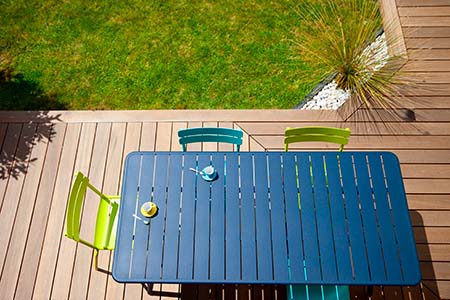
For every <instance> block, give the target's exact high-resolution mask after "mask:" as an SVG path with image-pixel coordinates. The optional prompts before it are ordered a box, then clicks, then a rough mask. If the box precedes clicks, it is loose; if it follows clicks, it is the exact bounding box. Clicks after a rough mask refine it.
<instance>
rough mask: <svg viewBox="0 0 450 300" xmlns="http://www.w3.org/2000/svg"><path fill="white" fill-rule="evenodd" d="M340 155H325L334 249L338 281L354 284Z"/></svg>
mask: <svg viewBox="0 0 450 300" xmlns="http://www.w3.org/2000/svg"><path fill="white" fill-rule="evenodd" d="M338 159H339V154H336V153H325V161H326V169H327V178H328V193H329V197H330V210H331V219H332V223H333V237H334V247H335V250H336V253H339V255H336V264H337V269H338V271H337V276H338V277H337V280H338V281H339V280H341V281H344V282H352V281H353V276H352V264H351V261H350V253H349V243H348V239H349V237H348V235H347V224H346V218H345V211H344V198H343V190H342V186H341V178H340V173H339V165H338V163H339V162H338Z"/></svg>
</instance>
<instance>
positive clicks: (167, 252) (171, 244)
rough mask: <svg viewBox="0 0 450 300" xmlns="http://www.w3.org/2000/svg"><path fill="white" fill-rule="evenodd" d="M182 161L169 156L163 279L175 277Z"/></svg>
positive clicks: (176, 157)
mask: <svg viewBox="0 0 450 300" xmlns="http://www.w3.org/2000/svg"><path fill="white" fill-rule="evenodd" d="M182 163H183V162H182V157H181V156H180V155H171V156H170V157H169V173H168V176H169V178H168V186H169V187H170V188H169V190H168V193H167V206H166V207H167V208H166V211H165V215H166V218H165V226H164V233H163V236H164V249H163V262H162V278H163V279H170V278H177V271H178V270H177V269H178V252H179V250H178V235H179V232H178V229H179V215H180V197H181V175H182V172H183V171H185V170H186V169H184V170H183V169H182V166H183V165H182ZM161 213H162V212H161ZM150 255H151V254H150Z"/></svg>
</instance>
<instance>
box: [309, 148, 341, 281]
mask: <svg viewBox="0 0 450 300" xmlns="http://www.w3.org/2000/svg"><path fill="white" fill-rule="evenodd" d="M311 163H312V175H313V181H314V202H315V204H316V220H317V237H318V241H319V251H320V263H321V265H322V278H323V279H324V280H326V281H331V282H333V281H337V272H336V271H337V270H336V257H335V250H334V249H335V248H334V237H333V228H332V223H331V213H330V204H329V198H328V187H327V185H328V179H327V178H326V176H325V168H326V164H325V165H324V157H323V156H320V155H314V156H311Z"/></svg>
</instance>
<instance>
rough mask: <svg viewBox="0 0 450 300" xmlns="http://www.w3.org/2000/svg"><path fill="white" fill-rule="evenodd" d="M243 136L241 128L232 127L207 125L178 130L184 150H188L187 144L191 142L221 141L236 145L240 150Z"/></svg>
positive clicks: (237, 149)
mask: <svg viewBox="0 0 450 300" xmlns="http://www.w3.org/2000/svg"><path fill="white" fill-rule="evenodd" d="M242 136H243V133H242V131H241V130H236V129H231V128H216V127H205V128H188V129H180V130H178V138H179V140H178V141H179V142H180V144H181V146H182V148H183V151H186V148H187V144H190V143H201V142H220V143H229V144H233V145H235V146H236V148H235V149H236V151H238V152H239V148H240V146H241V145H242Z"/></svg>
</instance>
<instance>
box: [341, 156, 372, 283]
mask: <svg viewBox="0 0 450 300" xmlns="http://www.w3.org/2000/svg"><path fill="white" fill-rule="evenodd" d="M352 160H353V155H352V154H350V153H342V154H341V155H340V167H341V173H342V184H343V188H344V197H345V198H344V199H345V204H344V205H345V212H346V216H347V222H348V223H349V226H348V231H349V237H350V248H351V256H350V257H351V259H352V266H353V279H354V280H357V282H360V281H369V280H370V276H369V266H368V263H367V249H366V245H365V241H364V232H363V229H362V224H361V214H360V208H359V201H358V194H357V191H356V183H355V174H354V170H353V162H352ZM356 275H357V276H358V278H357V279H356Z"/></svg>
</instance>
